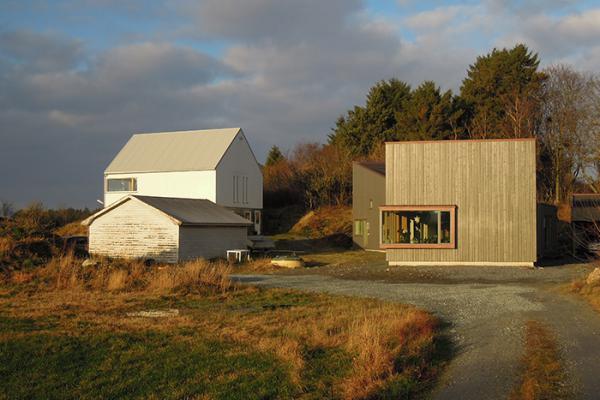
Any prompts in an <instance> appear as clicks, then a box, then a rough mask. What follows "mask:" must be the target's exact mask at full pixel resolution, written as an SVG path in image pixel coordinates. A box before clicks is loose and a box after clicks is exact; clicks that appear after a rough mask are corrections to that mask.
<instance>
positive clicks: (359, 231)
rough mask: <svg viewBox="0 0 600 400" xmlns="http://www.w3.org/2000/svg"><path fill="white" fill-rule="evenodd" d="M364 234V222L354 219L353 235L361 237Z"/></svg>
mask: <svg viewBox="0 0 600 400" xmlns="http://www.w3.org/2000/svg"><path fill="white" fill-rule="evenodd" d="M364 232H365V220H363V219H356V220H354V235H355V236H362V235H363V234H364Z"/></svg>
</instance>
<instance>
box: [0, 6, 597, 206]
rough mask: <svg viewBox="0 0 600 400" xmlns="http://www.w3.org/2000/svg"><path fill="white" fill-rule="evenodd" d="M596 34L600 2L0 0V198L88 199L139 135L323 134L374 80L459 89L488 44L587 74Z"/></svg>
mask: <svg viewBox="0 0 600 400" xmlns="http://www.w3.org/2000/svg"><path fill="white" fill-rule="evenodd" d="M598 37H600V2H598V1H573V0H529V1H527V0H520V1H517V0H485V1H468V2H459V1H445V2H440V1H417V0H414V1H413V0H398V1H393V0H390V1H383V0H365V1H361V0H328V1H326V2H323V1H321V0H243V1H242V0H200V1H192V0H172V1H158V0H155V1H134V0H120V1H119V0H80V1H76V0H64V1H39V0H38V1H19V0H3V1H0V143H2V145H0V171H2V172H1V173H0V179H1V181H0V188H1V189H0V200H4V201H12V202H15V203H16V204H17V205H19V206H22V205H25V204H27V203H29V202H31V201H34V200H41V201H43V202H44V203H45V204H47V205H48V206H58V205H73V206H84V205H87V206H94V204H95V199H96V198H99V197H100V196H101V191H102V171H103V170H104V168H105V167H106V165H107V164H108V163H109V162H110V160H111V159H112V157H113V156H114V155H115V153H116V152H117V151H118V149H119V148H120V147H121V146H122V145H123V144H124V142H125V141H126V140H127V139H128V138H129V136H130V135H131V134H133V133H136V132H152V131H162V130H177V129H203V128H213V127H226V126H242V127H243V128H244V130H245V132H246V134H247V136H248V138H249V140H250V142H251V143H252V145H253V147H254V149H255V152H256V153H257V156H258V157H259V159H263V158H264V155H265V154H266V152H267V151H268V149H269V148H270V147H271V146H272V145H278V146H280V147H282V148H284V149H290V148H292V147H293V146H294V145H295V144H296V143H299V142H307V141H321V142H323V141H325V140H326V137H327V134H328V133H329V131H330V129H331V128H332V127H333V126H334V124H335V120H336V119H337V117H338V116H339V115H340V114H342V113H343V112H344V111H345V110H347V109H349V108H351V107H352V106H353V105H355V104H361V103H362V102H363V99H364V95H365V93H366V92H367V90H368V89H369V87H370V86H372V85H373V84H374V83H375V82H376V81H378V80H380V79H388V78H392V77H395V78H398V79H402V80H405V81H407V82H408V83H410V84H411V85H418V84H419V83H420V82H422V81H423V80H434V81H435V82H437V83H438V85H440V87H441V88H442V89H452V90H454V91H457V90H459V88H460V83H461V80H462V79H463V77H464V75H465V71H466V68H467V67H468V65H469V64H470V63H472V62H473V61H474V60H475V58H476V57H477V55H480V54H484V53H486V52H488V51H490V50H491V49H492V48H494V47H511V46H514V45H515V44H516V43H520V42H522V43H525V44H527V45H528V46H529V47H530V49H532V50H533V51H535V52H537V53H538V54H539V56H540V58H541V60H542V67H544V66H548V65H551V64H555V63H568V64H572V65H574V66H575V67H576V68H578V69H580V70H584V71H588V72H591V73H598V72H600V41H598ZM7 171H10V172H7Z"/></svg>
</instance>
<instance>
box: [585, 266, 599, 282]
mask: <svg viewBox="0 0 600 400" xmlns="http://www.w3.org/2000/svg"><path fill="white" fill-rule="evenodd" d="M585 283H586V284H588V285H598V284H600V268H594V270H593V271H592V272H591V273H590V274H589V275H588V277H587V279H586V280H585Z"/></svg>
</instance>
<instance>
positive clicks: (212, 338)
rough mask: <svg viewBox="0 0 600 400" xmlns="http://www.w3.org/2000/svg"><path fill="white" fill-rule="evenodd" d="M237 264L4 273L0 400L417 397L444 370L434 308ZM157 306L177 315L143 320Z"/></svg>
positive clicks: (75, 265) (60, 263)
mask: <svg viewBox="0 0 600 400" xmlns="http://www.w3.org/2000/svg"><path fill="white" fill-rule="evenodd" d="M228 272H229V271H228V267H227V266H226V265H224V264H208V263H204V262H195V263H188V264H186V265H183V266H172V267H166V268H164V267H158V266H154V267H144V266H143V265H142V264H137V263H133V264H130V263H129V264H128V263H121V264H111V263H109V262H104V263H102V264H101V265H98V266H95V267H88V268H87V269H85V268H82V267H81V266H80V263H79V262H78V261H77V260H74V259H72V258H70V257H65V258H63V259H59V260H53V261H51V262H50V263H49V264H48V265H47V266H46V267H43V268H38V269H35V270H29V271H16V272H14V273H12V274H11V275H5V276H4V278H3V284H2V285H1V286H0V377H1V381H2V384H1V385H0V398H6V399H12V398H44V399H59V398H157V399H158V398H160V399H181V398H190V399H265V398H281V399H288V398H289V399H292V398H294V399H295V398H302V399H321V398H324V399H334V398H347V399H350V398H414V397H415V396H420V395H421V394H423V393H426V391H427V390H428V388H429V387H430V386H431V384H432V383H433V381H434V380H435V378H436V376H437V374H438V373H439V370H440V369H441V368H442V366H443V362H442V360H441V351H442V350H443V349H441V348H440V346H441V344H440V343H442V341H440V340H439V339H440V338H439V334H438V325H437V322H436V320H435V319H434V318H433V317H431V316H430V315H429V314H427V313H425V312H423V311H420V310H417V309H415V308H413V307H408V306H402V305H397V304H387V303H382V302H378V301H374V300H359V299H351V298H345V297H335V296H327V295H319V294H301V293H297V292H292V291H286V290H259V289H255V288H247V287H236V286H235V285H233V284H231V282H230V281H229V280H228V276H227V274H228ZM156 310H158V311H160V310H177V312H176V313H171V314H168V316H165V317H154V318H150V317H140V316H138V314H136V313H137V312H140V311H156Z"/></svg>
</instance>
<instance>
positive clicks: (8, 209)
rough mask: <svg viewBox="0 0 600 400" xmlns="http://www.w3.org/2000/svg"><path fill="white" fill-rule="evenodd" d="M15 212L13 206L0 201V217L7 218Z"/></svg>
mask: <svg viewBox="0 0 600 400" xmlns="http://www.w3.org/2000/svg"><path fill="white" fill-rule="evenodd" d="M14 213H15V207H14V206H13V204H12V203H10V202H7V201H0V217H4V218H9V217H11V216H12V215H13V214H14Z"/></svg>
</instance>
